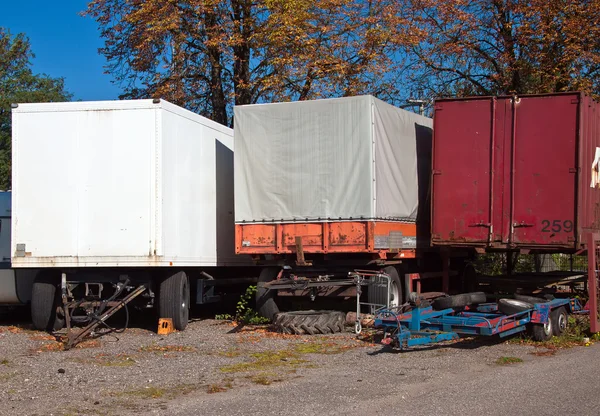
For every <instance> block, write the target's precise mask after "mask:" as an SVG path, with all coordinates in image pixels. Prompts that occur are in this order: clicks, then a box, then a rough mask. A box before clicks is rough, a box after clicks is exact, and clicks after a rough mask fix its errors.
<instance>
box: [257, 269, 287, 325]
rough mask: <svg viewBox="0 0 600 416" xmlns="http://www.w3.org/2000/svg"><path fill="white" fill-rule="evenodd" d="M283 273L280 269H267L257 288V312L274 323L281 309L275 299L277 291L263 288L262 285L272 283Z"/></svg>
mask: <svg viewBox="0 0 600 416" xmlns="http://www.w3.org/2000/svg"><path fill="white" fill-rule="evenodd" d="M280 271H281V269H280V268H278V267H265V268H264V269H262V270H261V272H260V276H259V277H258V283H259V284H258V285H257V287H256V311H257V312H258V314H259V315H260V316H262V317H264V318H267V319H270V320H271V321H273V319H274V318H275V315H277V314H278V313H279V307H278V306H277V302H276V301H275V299H276V298H277V291H276V290H271V289H268V288H266V287H261V286H260V283H266V282H272V281H273V280H275V279H277V275H278V274H279V272H280Z"/></svg>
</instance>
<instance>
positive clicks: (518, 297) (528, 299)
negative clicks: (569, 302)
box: [515, 293, 548, 304]
mask: <svg viewBox="0 0 600 416" xmlns="http://www.w3.org/2000/svg"><path fill="white" fill-rule="evenodd" d="M515 299H516V300H520V301H523V302H527V303H532V304H536V303H546V302H548V301H547V300H546V299H544V298H538V297H536V296H526V295H519V294H518V293H515Z"/></svg>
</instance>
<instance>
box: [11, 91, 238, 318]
mask: <svg viewBox="0 0 600 416" xmlns="http://www.w3.org/2000/svg"><path fill="white" fill-rule="evenodd" d="M12 117H13V120H12V128H13V138H12V151H13V159H12V160H13V161H12V169H13V170H12V175H13V176H12V177H13V189H12V191H13V192H12V193H13V201H12V214H13V216H12V228H13V234H12V244H11V253H12V265H13V267H15V268H47V269H48V273H47V274H46V275H45V276H50V277H44V278H42V279H40V280H41V282H38V283H39V284H38V285H37V287H38V288H40V287H44V288H45V289H43V293H44V294H43V295H39V294H38V295H39V296H46V298H47V297H48V296H49V295H48V293H49V292H52V289H51V288H50V286H52V287H54V292H53V293H56V291H57V290H58V289H59V287H58V286H55V284H56V282H57V279H58V280H61V279H62V284H61V286H60V288H61V289H62V290H65V286H66V290H67V291H68V292H69V296H71V295H72V296H71V297H73V298H75V297H76V295H75V292H74V291H73V290H71V286H72V285H71V283H70V282H75V281H76V282H82V281H85V282H87V283H86V285H87V286H86V288H85V293H88V294H89V293H91V292H90V291H93V290H94V288H96V290H99V291H104V292H106V287H105V285H104V286H103V285H100V286H92V284H93V283H94V282H98V281H99V280H100V281H104V280H106V279H109V281H112V282H115V281H118V279H119V276H120V277H121V280H122V279H123V275H126V276H128V278H130V282H131V281H133V280H136V279H137V281H138V282H142V281H143V280H144V279H146V280H148V281H149V283H148V282H146V283H145V284H146V286H147V293H148V292H150V296H149V298H150V299H149V306H152V305H151V304H152V302H151V301H152V299H154V296H155V294H156V295H157V296H158V294H159V293H161V292H165V291H166V292H165V294H164V295H163V296H162V300H161V299H159V302H158V303H159V307H160V309H161V312H160V314H161V316H162V317H172V318H173V320H174V323H175V326H176V327H178V329H182V327H184V326H185V324H186V323H187V311H182V310H181V309H182V308H181V305H182V304H184V306H185V308H187V307H189V303H190V302H189V297H190V295H189V292H190V291H189V284H190V282H189V279H188V276H189V275H193V274H197V273H200V272H199V270H204V269H199V268H207V267H223V266H242V265H244V264H248V263H247V262H248V260H247V259H246V258H244V257H241V256H235V254H234V215H233V131H232V129H230V128H227V127H225V126H222V125H220V124H218V123H215V122H213V121H211V120H209V119H207V118H204V117H202V116H199V115H197V114H194V113H192V112H190V111H188V110H185V109H183V108H180V107H178V106H176V105H173V104H171V103H168V102H166V101H164V100H130V101H98V102H69V103H44V104H18V105H15V106H13V112H12ZM190 268H192V269H190ZM93 270H96V272H95V273H92V271H93ZM50 271H53V272H56V271H59V272H60V273H58V275H57V274H56V273H50ZM178 273H179V274H178ZM57 276H59V277H57ZM91 276H96V277H91ZM107 276H112V277H110V278H109V277H107ZM141 276H145V277H141ZM173 276H179V277H173ZM169 279H171V280H169ZM173 279H175V280H173ZM65 281H66V283H65ZM165 282H167V283H165ZM169 282H171V283H169ZM43 285H46V286H43ZM70 285H71V286H70ZM117 289H118V288H116V286H115V291H116V290H117ZM40 290H42V289H40ZM178 291H179V292H178ZM177 292H178V293H179V294H178V293H177ZM100 295H102V296H104V295H105V294H104V293H102V294H97V297H100ZM111 296H112V295H111ZM182 296H183V298H182ZM186 296H187V298H186ZM167 297H168V298H169V299H167V300H165V298H167ZM35 298H36V285H35V284H34V289H33V300H32V303H36V299H35ZM43 303H48V302H47V300H44V301H43ZM177 303H178V304H179V306H172V305H171V304H177ZM34 307H35V305H33V306H32V311H33V312H34V313H33V318H34V324H36V326H38V327H39V326H41V325H44V326H52V322H50V321H52V320H53V318H52V317H48V313H49V312H48V311H47V310H45V311H42V312H40V313H39V314H38V315H40V316H37V317H36V313H35V310H34ZM178 308H179V309H178ZM182 314H185V316H183V315H182ZM36 318H37V321H38V322H36ZM46 318H47V319H50V321H48V322H46Z"/></svg>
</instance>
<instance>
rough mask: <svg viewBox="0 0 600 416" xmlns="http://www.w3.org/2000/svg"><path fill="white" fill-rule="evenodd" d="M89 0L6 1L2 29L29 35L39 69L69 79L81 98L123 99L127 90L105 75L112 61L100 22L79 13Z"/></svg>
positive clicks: (36, 69)
mask: <svg viewBox="0 0 600 416" xmlns="http://www.w3.org/2000/svg"><path fill="white" fill-rule="evenodd" d="M86 5H87V1H86V0H60V1H48V0H18V1H9V0H3V1H2V2H1V4H0V26H2V27H5V28H8V30H10V32H11V33H12V34H13V35H15V34H17V33H21V32H24V33H25V34H26V35H27V36H28V37H29V39H30V41H31V48H32V50H33V53H34V54H35V59H34V60H33V71H34V72H36V73H45V74H48V75H50V76H53V77H64V78H65V84H66V88H67V90H68V91H69V92H71V93H72V94H73V99H75V100H85V101H87V100H112V99H117V98H118V96H119V94H120V92H121V90H120V88H119V87H118V86H116V85H114V84H112V83H111V80H112V76H111V75H106V74H104V68H103V67H104V65H105V64H106V60H105V59H104V57H103V56H102V55H100V54H98V48H99V47H101V46H102V45H103V41H102V39H101V38H100V34H99V31H98V27H97V25H96V22H95V21H94V20H93V19H91V18H89V17H82V16H80V15H79V13H80V12H81V11H82V10H85V8H86Z"/></svg>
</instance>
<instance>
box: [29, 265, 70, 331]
mask: <svg viewBox="0 0 600 416" xmlns="http://www.w3.org/2000/svg"><path fill="white" fill-rule="evenodd" d="M60 306H61V296H60V290H59V284H58V279H57V278H56V277H53V276H49V275H47V274H42V275H40V276H38V277H36V278H35V280H34V282H33V287H32V289H31V321H32V322H33V327H34V328H35V329H37V330H39V331H49V332H52V331H58V330H60V329H62V328H63V327H64V326H65V319H64V317H63V316H62V314H57V309H58V308H59V307H60Z"/></svg>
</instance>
